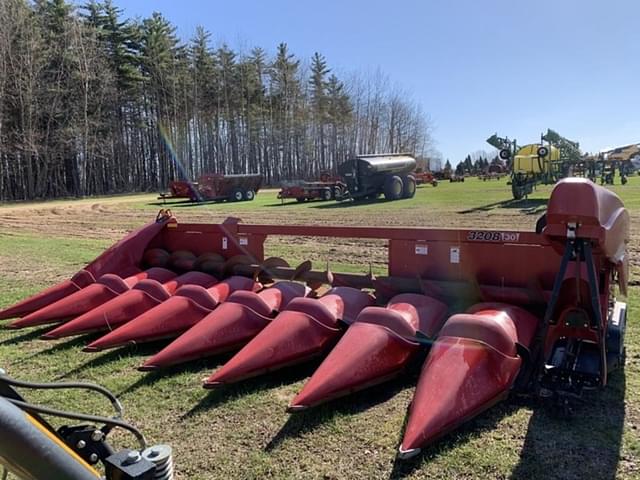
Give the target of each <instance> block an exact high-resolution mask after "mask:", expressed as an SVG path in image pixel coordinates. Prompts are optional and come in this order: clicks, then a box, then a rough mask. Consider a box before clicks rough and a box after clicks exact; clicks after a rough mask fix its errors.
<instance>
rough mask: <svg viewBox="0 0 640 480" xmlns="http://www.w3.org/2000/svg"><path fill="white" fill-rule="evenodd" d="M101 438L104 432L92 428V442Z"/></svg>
mask: <svg viewBox="0 0 640 480" xmlns="http://www.w3.org/2000/svg"><path fill="white" fill-rule="evenodd" d="M103 438H104V433H102V431H100V430H94V431H93V432H92V433H91V440H93V441H94V442H99V441H100V440H102V439H103Z"/></svg>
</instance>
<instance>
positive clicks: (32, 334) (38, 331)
mask: <svg viewBox="0 0 640 480" xmlns="http://www.w3.org/2000/svg"><path fill="white" fill-rule="evenodd" d="M2 329H3V330H4V331H5V332H16V333H17V332H19V331H20V330H16V329H13V328H7V327H6V326H5V327H3V328H2ZM47 330H51V325H47V326H45V327H36V328H35V329H34V330H28V331H27V332H22V333H21V334H20V335H16V336H15V337H10V338H7V339H5V340H3V341H1V342H0V345H15V344H17V343H21V342H29V341H31V340H36V339H38V338H39V337H40V336H41V335H42V334H43V333H45V332H46V331H47Z"/></svg>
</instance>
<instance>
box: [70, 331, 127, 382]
mask: <svg viewBox="0 0 640 480" xmlns="http://www.w3.org/2000/svg"><path fill="white" fill-rule="evenodd" d="M97 337H99V335H98V336H97ZM97 337H96V338H97ZM91 340H92V339H91ZM89 341H90V340H89V339H88V340H87V343H89ZM86 355H87V357H88V358H90V360H89V361H87V362H84V363H83V364H81V365H78V366H77V367H75V368H73V369H71V370H69V371H68V372H66V373H64V374H62V375H60V376H59V379H63V378H67V377H70V376H72V375H77V374H79V373H82V372H84V371H86V370H89V369H91V368H98V367H102V366H103V365H107V364H110V363H113V362H115V361H117V360H120V359H122V358H124V357H126V358H129V357H134V356H136V352H134V351H131V349H129V348H127V347H125V348H117V349H113V350H106V351H104V352H97V353H86Z"/></svg>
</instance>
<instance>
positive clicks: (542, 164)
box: [487, 129, 640, 200]
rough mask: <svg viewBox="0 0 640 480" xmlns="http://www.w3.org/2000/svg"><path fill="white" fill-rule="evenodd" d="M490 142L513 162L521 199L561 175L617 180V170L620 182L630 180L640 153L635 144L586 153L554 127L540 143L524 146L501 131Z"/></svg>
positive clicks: (516, 194)
mask: <svg viewBox="0 0 640 480" xmlns="http://www.w3.org/2000/svg"><path fill="white" fill-rule="evenodd" d="M487 143H489V145H491V146H493V147H496V148H497V149H499V154H498V155H499V157H500V158H501V159H502V160H503V161H505V162H508V163H509V162H510V163H511V192H512V193H513V198H514V199H516V200H520V199H521V198H524V197H525V196H527V195H529V194H530V193H531V192H532V191H533V188H534V187H535V186H536V185H538V184H544V185H548V184H554V183H556V182H557V181H558V180H560V179H561V178H566V177H586V178H589V179H590V180H591V181H593V182H595V181H596V179H597V178H600V183H601V184H603V185H604V184H613V180H614V177H615V173H616V170H618V172H619V175H620V182H621V183H622V184H623V185H624V184H626V183H627V175H629V173H630V172H631V171H633V170H634V169H635V168H634V164H633V162H632V160H633V158H635V157H639V156H640V145H638V144H631V145H625V146H623V147H617V148H613V149H608V150H602V151H601V152H600V153H598V154H596V155H590V154H587V153H582V152H581V150H580V144H579V143H578V142H574V141H572V140H568V139H567V138H565V137H563V136H562V135H560V134H559V133H557V132H555V131H554V130H551V129H549V130H547V133H546V134H542V135H541V136H540V142H539V143H531V144H527V145H524V146H520V145H518V144H517V142H516V140H515V139H514V140H510V139H509V138H508V137H499V136H498V135H497V134H494V135H492V136H491V137H489V138H488V139H487Z"/></svg>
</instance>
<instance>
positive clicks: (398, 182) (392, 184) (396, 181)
mask: <svg viewBox="0 0 640 480" xmlns="http://www.w3.org/2000/svg"><path fill="white" fill-rule="evenodd" d="M403 190H404V185H403V183H402V179H401V178H400V177H399V176H397V175H389V176H388V177H387V178H385V180H384V188H383V191H384V198H386V199H387V200H398V199H399V198H402V192H403Z"/></svg>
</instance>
